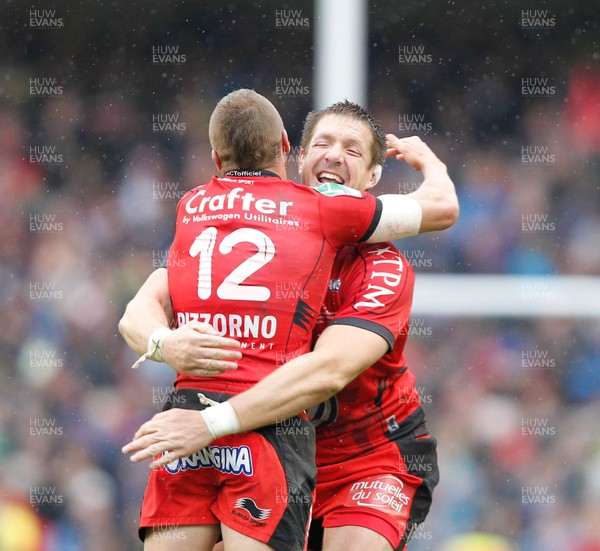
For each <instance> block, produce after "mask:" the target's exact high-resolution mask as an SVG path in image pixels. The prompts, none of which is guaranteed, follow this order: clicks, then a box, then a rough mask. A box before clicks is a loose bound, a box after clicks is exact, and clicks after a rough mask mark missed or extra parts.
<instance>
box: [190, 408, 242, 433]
mask: <svg viewBox="0 0 600 551" xmlns="http://www.w3.org/2000/svg"><path fill="white" fill-rule="evenodd" d="M200 415H202V418H203V419H204V421H205V423H206V424H207V425H208V430H209V431H210V433H211V434H212V436H213V438H215V439H217V438H220V437H221V436H225V435H227V434H236V433H238V432H242V425H241V424H240V420H239V419H238V416H237V414H236V412H235V410H234V409H233V406H232V405H231V404H230V403H229V402H221V403H220V404H217V405H216V406H212V407H208V408H206V409H203V410H202V411H201V412H200Z"/></svg>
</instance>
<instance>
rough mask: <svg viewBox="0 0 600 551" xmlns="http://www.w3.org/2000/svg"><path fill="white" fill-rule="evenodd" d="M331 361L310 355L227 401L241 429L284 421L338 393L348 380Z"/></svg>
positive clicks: (322, 355) (293, 361)
mask: <svg viewBox="0 0 600 551" xmlns="http://www.w3.org/2000/svg"><path fill="white" fill-rule="evenodd" d="M333 361H334V360H333V358H331V357H329V356H328V355H327V354H319V353H315V352H310V353H308V354H305V355H303V356H299V357H298V358H294V359H293V360H291V361H290V362H288V363H286V364H285V365H283V366H281V367H280V368H279V369H277V370H275V371H274V372H273V373H271V374H270V375H268V376H267V377H265V378H264V379H263V380H262V381H260V382H258V383H257V384H256V385H255V386H253V387H252V388H250V389H248V390H247V391H245V392H243V393H241V394H238V395H237V396H234V397H233V398H231V399H230V400H229V402H230V403H231V405H232V406H233V408H234V410H235V412H236V414H237V416H238V418H239V420H240V423H241V425H242V428H243V430H244V431H246V430H252V429H256V428H258V427H263V426H266V425H271V424H274V423H277V422H279V421H282V420H284V419H288V418H290V417H293V416H294V415H298V414H299V413H300V412H302V411H303V410H305V409H307V408H309V407H312V406H314V405H316V404H319V403H321V402H323V401H324V400H327V399H328V398H330V397H331V396H333V395H334V394H336V393H337V392H339V390H341V389H342V388H343V387H344V385H345V384H347V382H349V380H351V379H349V380H348V381H346V378H347V377H344V375H343V373H340V372H339V371H338V370H336V369H335V365H334V363H333Z"/></svg>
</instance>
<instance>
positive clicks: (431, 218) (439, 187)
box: [407, 156, 459, 233]
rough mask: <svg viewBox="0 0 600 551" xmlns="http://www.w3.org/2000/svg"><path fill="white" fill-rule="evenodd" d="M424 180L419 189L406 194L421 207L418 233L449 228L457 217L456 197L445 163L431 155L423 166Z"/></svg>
mask: <svg viewBox="0 0 600 551" xmlns="http://www.w3.org/2000/svg"><path fill="white" fill-rule="evenodd" d="M422 170H423V176H424V180H423V183H422V184H421V186H420V187H419V189H417V190H416V191H414V192H413V193H410V194H408V195H407V197H412V198H413V199H415V200H417V201H418V202H419V204H420V205H421V209H422V213H423V215H422V221H421V228H420V233H423V232H428V231H439V230H444V229H446V228H449V227H450V226H452V224H454V223H455V222H456V220H457V219H458V210H459V207H458V198H457V196H456V190H455V188H454V183H453V182H452V179H451V178H450V176H449V175H448V170H447V169H446V165H445V164H444V163H442V161H440V160H439V159H438V158H437V157H435V156H433V157H432V158H431V159H430V160H428V161H427V162H426V163H425V164H424V166H423V169H422Z"/></svg>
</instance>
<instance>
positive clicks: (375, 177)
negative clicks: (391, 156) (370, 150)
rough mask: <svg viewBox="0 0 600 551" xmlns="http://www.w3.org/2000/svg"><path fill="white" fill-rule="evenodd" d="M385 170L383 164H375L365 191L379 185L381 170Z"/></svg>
mask: <svg viewBox="0 0 600 551" xmlns="http://www.w3.org/2000/svg"><path fill="white" fill-rule="evenodd" d="M382 171H383V167H382V166H381V165H375V167H374V168H373V172H372V173H371V177H370V178H369V181H368V182H367V185H366V186H365V189H364V191H367V190H369V189H372V188H374V187H375V186H376V185H377V182H379V180H380V179H381V172H382Z"/></svg>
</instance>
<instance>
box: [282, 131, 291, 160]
mask: <svg viewBox="0 0 600 551" xmlns="http://www.w3.org/2000/svg"><path fill="white" fill-rule="evenodd" d="M281 148H282V149H283V152H284V153H286V154H287V153H289V152H290V151H291V150H292V146H291V145H290V139H289V138H288V135H287V132H286V131H285V128H284V129H283V130H282V131H281Z"/></svg>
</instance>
